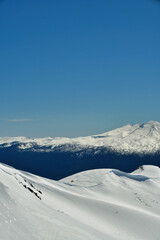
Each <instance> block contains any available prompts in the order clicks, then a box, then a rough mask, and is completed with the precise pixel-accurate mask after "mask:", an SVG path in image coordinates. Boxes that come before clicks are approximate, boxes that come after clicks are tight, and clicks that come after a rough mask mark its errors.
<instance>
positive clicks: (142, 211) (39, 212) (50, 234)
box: [0, 164, 160, 240]
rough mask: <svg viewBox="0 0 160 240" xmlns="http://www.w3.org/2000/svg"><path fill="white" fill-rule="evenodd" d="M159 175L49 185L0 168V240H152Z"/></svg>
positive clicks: (142, 172) (159, 222)
mask: <svg viewBox="0 0 160 240" xmlns="http://www.w3.org/2000/svg"><path fill="white" fill-rule="evenodd" d="M159 226H160V169H159V168H158V167H155V166H143V167H141V168H139V169H138V170H136V171H134V172H133V173H131V174H128V173H124V172H121V171H118V170H113V169H99V170H90V171H86V172H81V173H78V174H76V175H73V176H70V177H68V178H65V179H62V180H61V181H52V180H48V179H45V178H41V177H38V176H35V175H32V174H29V173H27V172H22V171H18V170H16V169H14V168H11V167H9V166H6V165H3V164H0V239H2V240H11V239H12V240H22V239H23V240H28V239H29V240H44V239H47V240H143V239H144V240H151V239H152V240H158V239H160V238H159V236H160V228H159Z"/></svg>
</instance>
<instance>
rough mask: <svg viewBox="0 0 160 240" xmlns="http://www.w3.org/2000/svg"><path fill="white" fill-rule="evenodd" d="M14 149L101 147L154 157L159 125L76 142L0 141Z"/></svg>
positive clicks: (159, 138) (133, 127) (130, 127)
mask: <svg viewBox="0 0 160 240" xmlns="http://www.w3.org/2000/svg"><path fill="white" fill-rule="evenodd" d="M11 146H17V148H18V149H20V150H31V151H56V150H57V149H58V150H61V151H72V152H76V151H79V150H82V149H92V148H94V149H96V148H100V147H104V148H107V149H110V150H112V151H118V152H122V153H155V152H156V151H159V150H160V123H159V122H156V121H150V122H148V123H147V124H143V125H142V124H136V125H130V124H128V125H126V126H124V127H121V128H118V129H115V130H113V131H109V132H106V133H103V134H100V135H92V136H88V137H78V138H63V137H56V138H50V137H48V138H34V139H32V138H26V137H1V138H0V147H1V148H2V147H11Z"/></svg>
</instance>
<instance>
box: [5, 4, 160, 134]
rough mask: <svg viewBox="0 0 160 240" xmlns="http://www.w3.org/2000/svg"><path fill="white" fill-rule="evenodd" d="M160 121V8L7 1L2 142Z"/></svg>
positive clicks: (151, 6) (156, 6)
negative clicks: (18, 137)
mask: <svg viewBox="0 0 160 240" xmlns="http://www.w3.org/2000/svg"><path fill="white" fill-rule="evenodd" d="M149 120H157V121H160V2H159V1H158V0H157V1H156V0H134V1H129V0H121V1H120V0H113V1H107V0H67V1H66V0H43V1H42V0H27V1H22V0H14V1H13V0H0V136H19V135H25V136H30V137H37V136H38V137H44V136H52V137H54V136H70V137H72V136H80V135H81V136H85V135H90V134H96V133H101V132H105V131H108V130H110V129H113V128H116V127H119V126H122V125H125V124H127V123H131V124H134V123H143V122H147V121H149Z"/></svg>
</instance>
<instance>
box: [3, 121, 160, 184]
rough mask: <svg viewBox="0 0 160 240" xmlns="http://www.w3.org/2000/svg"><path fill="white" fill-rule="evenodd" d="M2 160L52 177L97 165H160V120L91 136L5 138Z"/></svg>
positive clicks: (113, 166)
mask: <svg viewBox="0 0 160 240" xmlns="http://www.w3.org/2000/svg"><path fill="white" fill-rule="evenodd" d="M0 159H1V162H4V163H6V164H9V165H12V166H14V167H16V168H19V169H22V170H26V171H30V172H32V173H35V174H39V175H41V176H45V177H49V178H52V179H60V178H63V177H66V176H69V175H71V174H74V173H76V172H80V171H84V170H88V169H94V168H104V167H109V168H119V169H120V170H123V171H132V170H134V169H135V168H137V167H138V166H140V165H143V164H153V165H157V166H160V123H159V122H155V121H150V122H148V123H147V124H136V125H130V124H128V125H126V126H124V127H121V128H118V129H115V130H112V131H109V132H106V133H103V134H99V135H92V136H88V137H78V138H63V137H61V138H50V137H48V138H26V137H1V138H0Z"/></svg>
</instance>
